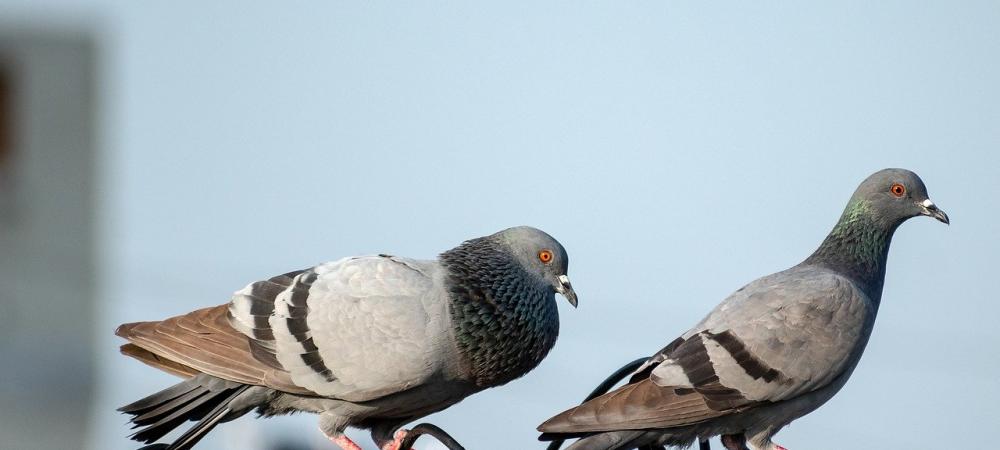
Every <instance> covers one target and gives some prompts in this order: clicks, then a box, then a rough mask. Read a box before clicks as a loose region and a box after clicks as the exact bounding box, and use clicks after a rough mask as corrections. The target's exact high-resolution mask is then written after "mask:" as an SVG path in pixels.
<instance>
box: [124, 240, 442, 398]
mask: <svg viewBox="0 0 1000 450" xmlns="http://www.w3.org/2000/svg"><path fill="white" fill-rule="evenodd" d="M437 267H438V266H437V264H436V263H433V262H423V261H415V260H408V259H405V258H398V257H390V256H387V255H379V256H365V257H354V258H345V259H341V260H338V261H334V262H331V263H326V264H321V265H319V266H316V267H313V268H310V269H307V270H302V271H295V272H290V273H287V274H284V275H280V276H277V277H274V278H271V279H269V280H265V281H259V282H256V283H252V284H250V285H249V286H247V287H246V288H244V289H242V290H240V291H238V292H236V294H235V295H234V296H233V298H232V300H231V302H230V303H229V304H228V305H222V306H219V307H215V308H207V309H204V310H199V311H195V312H192V313H189V314H187V315H184V316H179V317H175V318H171V319H167V320H165V321H162V322H144V323H140V324H126V325H123V326H122V327H121V328H120V329H119V335H121V336H123V337H126V338H127V339H129V340H130V341H131V343H132V344H134V345H136V346H138V347H141V348H142V349H144V350H146V351H148V352H149V353H152V354H153V355H154V356H159V357H162V358H165V359H167V360H170V361H171V362H172V364H173V366H172V367H163V368H164V370H168V371H171V372H174V373H178V372H180V373H184V372H185V370H184V369H185V368H190V369H194V370H197V371H199V372H203V373H208V374H210V375H213V376H217V377H220V378H224V379H228V380H233V381H238V382H241V383H246V384H255V385H263V386H268V387H272V388H275V389H278V390H281V391H285V392H292V393H299V394H306V395H321V396H326V397H333V398H340V399H344V400H348V401H366V400H371V399H374V398H378V397H381V396H384V395H388V394H391V393H395V392H399V391H402V390H405V389H407V388H409V387H413V386H416V385H419V384H421V383H422V382H424V381H425V380H427V379H428V378H429V377H431V376H433V374H435V373H437V371H438V370H439V369H440V364H441V361H440V359H441V358H440V357H439V356H440V355H439V354H438V353H439V352H440V351H441V349H442V348H443V342H444V338H445V336H446V333H445V332H444V330H446V328H445V327H446V326H447V319H448V317H447V314H446V311H447V310H446V307H447V306H446V303H445V299H446V296H445V294H444V290H443V288H442V287H441V286H440V281H439V280H440V277H437V276H436V273H437V270H438V269H437ZM136 353H139V352H135V351H132V352H131V353H130V354H131V355H132V356H136V357H139V356H137V355H136ZM142 356H145V358H141V357H140V359H142V360H143V361H144V362H147V363H148V362H149V360H150V359H151V358H150V356H149V355H148V354H144V355H142ZM178 367H179V368H178ZM171 369H172V370H171Z"/></svg>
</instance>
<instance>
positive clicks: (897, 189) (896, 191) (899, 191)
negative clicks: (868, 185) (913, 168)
mask: <svg viewBox="0 0 1000 450" xmlns="http://www.w3.org/2000/svg"><path fill="white" fill-rule="evenodd" d="M889 192H892V195H895V196H896V197H902V196H903V194H906V187H905V186H903V185H902V184H899V183H893V185H892V187H891V188H889Z"/></svg>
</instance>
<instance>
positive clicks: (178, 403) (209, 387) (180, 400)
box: [118, 375, 250, 450]
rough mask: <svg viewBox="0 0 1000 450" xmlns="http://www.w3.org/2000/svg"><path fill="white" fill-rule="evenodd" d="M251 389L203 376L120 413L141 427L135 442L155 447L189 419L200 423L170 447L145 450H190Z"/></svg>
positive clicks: (154, 395)
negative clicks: (230, 405) (233, 403)
mask: <svg viewBox="0 0 1000 450" xmlns="http://www.w3.org/2000/svg"><path fill="white" fill-rule="evenodd" d="M249 387H250V386H249V385H245V384H238V383H232V382H226V381H224V380H220V379H216V378H214V377H209V376H207V375H199V376H196V377H192V378H190V379H188V380H185V381H182V382H180V383H177V384H175V385H173V386H171V387H169V388H166V389H164V390H162V391H159V392H157V393H155V394H152V395H149V396H147V397H145V398H143V399H141V400H138V401H136V402H133V403H130V404H128V405H125V406H122V407H121V408H119V409H118V410H119V411H121V412H124V413H126V414H131V415H132V416H133V417H132V418H131V419H130V420H129V421H130V422H131V423H132V424H133V428H141V429H140V430H139V431H137V432H136V433H135V434H133V435H132V436H130V437H131V438H132V439H133V440H136V441H139V442H143V443H146V444H151V443H153V442H155V441H156V440H158V439H160V438H162V437H163V436H165V435H166V434H167V433H170V432H171V431H173V430H174V429H175V428H177V427H178V426H180V425H181V424H183V423H184V422H186V421H188V420H197V421H198V423H197V424H195V425H194V426H193V427H191V429H189V430H188V431H186V432H185V433H184V434H182V435H181V436H180V437H178V438H177V440H175V441H174V442H173V443H171V444H169V445H165V444H154V445H151V446H147V447H143V449H162V450H187V449H190V448H191V447H192V446H194V444H195V443H197V442H198V441H199V440H201V438H202V437H204V436H205V434H207V433H208V432H209V431H211V430H212V428H214V427H215V426H216V425H217V424H218V423H219V422H221V421H222V420H223V419H226V418H227V417H226V416H227V415H228V414H229V413H231V412H232V409H231V408H230V407H229V404H230V402H232V401H233V399H235V398H236V397H237V396H238V395H240V394H241V393H243V392H244V391H246V390H247V389H248V388H249Z"/></svg>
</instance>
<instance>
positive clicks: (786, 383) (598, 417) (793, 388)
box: [538, 169, 948, 450]
mask: <svg viewBox="0 0 1000 450" xmlns="http://www.w3.org/2000/svg"><path fill="white" fill-rule="evenodd" d="M921 215H922V216H930V217H933V218H935V219H937V220H939V221H941V222H944V223H946V224H947V223H948V216H947V215H946V214H945V213H944V212H943V211H941V210H940V209H938V207H937V206H936V205H934V203H933V202H931V201H930V199H928V198H927V190H926V188H925V187H924V183H923V182H922V181H921V180H920V178H919V177H917V175H916V174H914V173H913V172H910V171H908V170H902V169H886V170H882V171H879V172H877V173H875V174H873V175H871V176H870V177H868V178H867V179H866V180H865V181H864V182H862V183H861V185H860V186H859V187H858V189H857V191H855V192H854V195H853V196H852V197H851V200H850V201H849V202H848V203H847V208H846V209H845V210H844V213H843V215H842V216H841V217H840V221H838V222H837V225H836V226H834V228H833V231H831V232H830V234H829V235H828V236H827V237H826V239H825V240H824V241H823V243H822V244H821V245H820V246H819V249H817V250H816V251H815V252H814V253H813V254H812V255H811V256H809V257H808V258H806V260H805V261H803V262H802V263H801V264H799V265H797V266H795V267H792V268H790V269H788V270H785V271H782V272H778V273H775V274H772V275H768V276H766V277H763V278H759V279H757V280H755V281H753V282H751V283H750V284H748V285H746V286H744V287H742V288H740V289H739V290H738V291H736V292H735V293H733V294H732V295H730V296H729V297H728V298H726V299H725V300H723V301H722V303H721V304H719V305H718V306H717V307H716V308H715V309H714V310H713V311H712V312H711V313H709V314H708V316H707V317H705V319H704V320H702V321H701V322H700V323H698V324H697V325H695V326H694V328H691V329H690V330H689V331H687V332H686V333H684V334H683V335H681V337H679V338H678V339H676V340H674V341H673V342H671V343H670V344H669V345H667V346H666V347H665V348H663V349H662V350H660V351H659V352H658V353H656V354H655V355H654V356H652V357H651V358H649V359H648V360H647V361H646V363H645V364H643V365H642V366H640V367H639V369H637V370H636V372H635V373H634V374H633V376H632V377H631V379H630V381H629V383H628V384H626V385H624V386H622V387H621V388H619V389H617V390H614V391H612V392H609V393H607V394H604V395H602V396H600V397H597V398H595V399H593V400H590V401H587V402H585V403H584V404H582V405H580V406H578V407H575V408H573V409H570V410H568V411H565V412H563V413H561V414H559V415H557V416H555V417H553V418H551V419H549V420H547V421H546V422H545V423H543V424H541V425H540V426H539V427H538V430H539V431H541V432H543V433H544V434H543V435H542V437H541V439H542V440H553V439H565V438H573V437H581V438H582V439H580V440H578V441H576V442H575V443H574V444H573V445H572V446H571V447H569V448H570V449H572V450H596V449H601V450H606V449H630V448H639V447H648V446H657V445H676V446H687V445H691V444H692V443H693V442H694V441H695V440H696V439H707V438H709V437H711V436H715V435H723V436H722V442H723V445H725V447H726V448H727V449H730V450H745V449H747V448H750V449H752V450H779V449H783V447H781V446H779V445H777V444H775V443H774V442H772V441H771V437H772V436H774V435H775V434H776V433H777V432H778V431H779V430H780V429H781V428H782V427H784V426H785V425H787V424H789V423H790V422H791V421H792V420H795V419H797V418H799V417H801V416H803V415H805V414H808V413H809V412H811V411H813V410H815V409H816V408H818V407H819V406H820V405H822V404H823V403H825V402H826V401H827V400H829V399H830V398H831V397H832V396H833V395H834V394H836V393H837V391H839V390H840V388H841V387H843V385H844V383H845V382H847V379H848V378H849V377H850V376H851V372H852V371H853V370H854V367H855V366H856V365H857V363H858V360H859V359H860V358H861V353H862V352H863V351H864V349H865V344H866V343H867V342H868V337H869V335H870V334H871V331H872V326H873V325H874V323H875V314H876V313H877V312H878V306H879V302H880V300H881V298H882V283H883V280H884V278H885V264H886V257H887V256H888V254H889V242H890V240H891V239H892V234H893V232H894V231H895V230H896V227H898V226H899V225H900V224H901V223H903V222H904V221H905V220H906V219H909V218H911V217H915V216H921Z"/></svg>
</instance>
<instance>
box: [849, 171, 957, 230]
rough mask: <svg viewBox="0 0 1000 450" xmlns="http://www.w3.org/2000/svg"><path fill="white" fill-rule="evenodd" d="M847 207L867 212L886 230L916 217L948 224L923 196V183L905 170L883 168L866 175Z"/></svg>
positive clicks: (924, 194)
mask: <svg viewBox="0 0 1000 450" xmlns="http://www.w3.org/2000/svg"><path fill="white" fill-rule="evenodd" d="M848 208H849V209H851V208H855V209H859V210H867V211H868V212H869V213H870V214H872V215H873V216H874V217H873V218H874V219H875V220H877V221H878V222H880V223H882V224H883V225H885V226H887V227H889V228H895V227H896V226H898V225H899V224H901V223H903V222H904V221H905V220H906V219H909V218H911V217H916V216H929V217H933V218H935V219H937V220H939V221H941V222H944V223H946V224H947V223H949V221H948V215H947V214H945V213H944V211H942V210H941V209H939V208H938V207H937V205H935V204H934V202H932V201H931V199H930V198H929V197H928V196H927V187H925V186H924V182H923V181H922V180H921V179H920V177H918V176H917V174H915V173H913V172H910V171H909V170H906V169H883V170H880V171H878V172H875V173H874V174H872V175H871V176H869V177H868V178H867V179H865V181H863V182H862V183H861V185H860V186H858V189H857V190H856V191H855V192H854V196H853V197H851V201H850V202H849V204H848Z"/></svg>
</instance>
